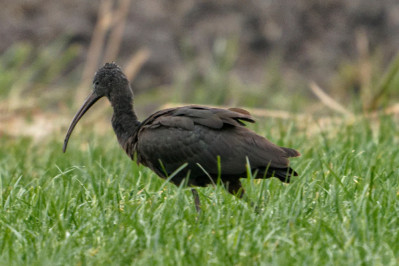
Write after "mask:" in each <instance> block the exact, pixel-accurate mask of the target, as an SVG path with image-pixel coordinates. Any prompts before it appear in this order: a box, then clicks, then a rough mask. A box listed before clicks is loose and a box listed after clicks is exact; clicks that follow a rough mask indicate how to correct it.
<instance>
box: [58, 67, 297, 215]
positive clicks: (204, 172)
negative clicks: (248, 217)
mask: <svg viewBox="0 0 399 266" xmlns="http://www.w3.org/2000/svg"><path fill="white" fill-rule="evenodd" d="M93 84H94V90H93V91H92V93H91V94H90V96H89V97H88V98H87V99H86V101H85V102H84V104H83V105H82V107H81V108H80V109H79V111H78V112H77V114H76V115H75V117H74V118H73V120H72V122H71V125H70V127H69V129H68V132H67V134H66V137H65V142H64V147H63V151H64V152H65V150H66V148H67V144H68V139H69V137H70V135H71V133H72V131H73V129H74V127H75V125H76V124H77V123H78V121H79V119H80V118H81V117H82V116H83V115H84V114H85V113H86V111H87V110H88V109H89V108H90V107H91V106H92V105H93V104H94V103H95V102H96V101H97V100H98V99H100V98H101V97H104V96H105V97H107V98H108V100H109V101H110V102H111V105H112V107H113V109H114V114H113V116H112V126H113V128H114V131H115V134H116V136H117V138H118V141H119V144H120V145H121V146H122V148H123V149H124V150H125V151H126V153H127V155H129V156H130V158H131V159H133V158H134V157H135V156H137V162H138V163H141V164H143V165H145V166H147V167H149V168H151V169H152V170H153V171H154V172H155V173H156V174H157V175H159V176H160V177H162V178H168V177H171V178H170V181H171V182H173V183H174V184H176V185H179V184H180V183H181V182H183V181H184V182H187V185H190V186H201V187H202V186H207V185H209V184H214V183H216V182H217V180H218V178H220V180H221V181H222V182H223V183H224V185H225V187H226V188H227V190H228V191H229V192H230V193H232V194H235V195H238V196H239V197H242V195H243V193H244V190H243V189H242V187H241V182H240V178H241V177H245V176H246V175H247V165H250V169H251V171H252V173H253V175H254V176H255V178H269V177H273V176H274V177H277V178H278V179H280V180H281V181H283V182H289V181H290V177H291V176H297V175H298V174H297V173H296V172H295V171H294V170H293V169H292V168H290V167H289V160H288V158H289V157H296V156H300V153H299V152H297V151H296V150H294V149H291V148H285V147H279V146H277V145H275V144H273V143H271V142H270V141H269V140H267V139H266V138H264V137H262V136H259V135H257V134H256V133H255V132H253V131H251V130H249V129H247V128H246V127H245V124H244V123H243V122H251V123H253V122H254V120H253V118H252V117H251V115H250V114H249V112H247V111H246V110H243V109H240V108H231V109H219V108H211V107H205V106H196V105H192V106H184V107H178V108H170V109H165V110H161V111H158V112H156V113H154V114H152V115H151V116H150V117H148V118H147V119H145V120H144V121H143V122H139V121H138V120H137V116H136V114H135V113H134V110H133V92H132V89H131V87H130V85H129V82H128V80H127V78H126V76H125V75H124V74H123V72H122V70H121V69H120V68H119V67H118V66H117V65H116V64H114V63H106V64H105V65H104V66H103V67H102V68H100V69H99V70H98V71H97V73H96V74H95V76H94V80H93ZM248 162H249V164H248ZM182 166H183V167H182ZM179 168H182V169H181V171H179V172H177V173H176V172H175V171H176V170H177V169H179ZM173 174H174V175H173ZM171 175H172V176H171ZM192 192H193V195H194V199H195V204H196V208H197V211H199V210H200V204H199V197H198V193H197V191H196V190H195V189H192Z"/></svg>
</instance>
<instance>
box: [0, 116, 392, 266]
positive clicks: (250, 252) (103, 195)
mask: <svg viewBox="0 0 399 266" xmlns="http://www.w3.org/2000/svg"><path fill="white" fill-rule="evenodd" d="M397 122H398V121H397V120H396V119H394V118H392V117H379V118H378V119H374V120H372V121H371V120H369V119H365V118H357V119H356V120H355V121H353V122H348V121H346V120H343V121H342V122H337V123H335V124H334V125H331V126H328V127H324V126H323V127H320V128H318V127H317V126H316V127H314V128H315V129H313V130H308V129H307V128H310V127H311V126H314V123H313V122H309V125H307V124H304V123H303V122H300V121H286V120H284V121H282V120H277V119H264V120H259V121H258V123H257V125H255V126H254V127H252V125H251V127H252V128H254V129H255V130H256V131H257V132H258V133H260V134H262V135H264V136H267V137H268V138H269V139H270V140H272V141H273V142H275V143H277V144H279V145H285V146H288V147H293V148H296V149H297V150H299V151H300V152H301V153H302V157H299V158H297V159H293V160H292V167H293V168H294V169H296V170H297V171H298V172H299V173H300V175H299V177H297V178H295V179H294V180H293V182H292V183H291V184H289V185H285V184H282V183H281V182H279V181H278V180H276V179H269V180H265V181H263V180H262V181H258V180H255V181H254V180H251V179H250V178H247V179H246V180H245V179H244V180H242V181H243V183H244V186H245V188H246V190H247V193H248V196H249V198H250V199H251V200H252V201H254V202H256V203H257V204H258V205H259V211H258V212H256V211H255V210H254V208H252V207H250V206H249V205H248V204H247V203H245V202H244V201H242V200H239V199H237V198H235V197H233V196H231V195H229V194H228V193H227V192H225V191H224V189H223V188H222V187H220V186H217V187H208V188H204V189H199V193H200V198H201V200H202V204H203V206H202V207H203V212H202V214H201V215H200V216H199V217H197V213H196V211H195V208H194V203H193V199H192V196H191V193H190V190H189V189H187V188H178V187H175V186H174V185H171V184H168V183H165V182H164V181H163V180H162V179H159V178H158V177H157V176H156V175H155V174H154V173H152V172H151V171H150V170H148V169H146V168H144V167H141V166H140V167H138V166H137V165H136V164H135V163H133V162H131V161H130V160H129V159H128V157H127V156H126V155H125V154H124V152H123V151H122V150H121V149H120V148H119V147H118V146H117V141H116V138H115V136H114V135H113V133H112V131H111V127H109V131H108V133H106V134H105V135H99V136H98V135H96V132H94V131H93V130H92V129H91V128H90V127H87V128H86V129H85V130H84V131H85V133H84V132H82V131H80V134H79V130H78V131H77V132H75V134H74V136H72V139H71V141H70V146H69V148H68V151H67V153H66V154H63V153H62V144H63V135H58V134H57V135H54V136H52V137H50V138H48V139H46V140H41V141H33V140H31V139H29V138H12V137H6V136H2V138H1V139H0V146H1V150H0V152H1V154H0V177H1V179H0V180H1V183H0V189H1V194H0V206H1V207H0V264H2V265H126V264H127V265H129V264H134V265H269V264H274V265H397V264H399V179H398V176H399V167H398V165H399V149H398V145H399V139H398V132H399V128H398V123H397ZM310 123H313V124H312V125H311V124H310Z"/></svg>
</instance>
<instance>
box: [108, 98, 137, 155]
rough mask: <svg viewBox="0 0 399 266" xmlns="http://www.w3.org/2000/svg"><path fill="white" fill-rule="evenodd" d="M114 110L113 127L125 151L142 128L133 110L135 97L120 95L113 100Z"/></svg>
mask: <svg viewBox="0 0 399 266" xmlns="http://www.w3.org/2000/svg"><path fill="white" fill-rule="evenodd" d="M111 104H112V107H113V109H114V114H113V116H112V127H113V128H114V131H115V134H116V137H117V138H118V142H119V144H120V145H121V146H122V148H123V149H124V150H126V151H127V149H128V148H129V147H128V146H129V143H128V142H129V141H131V140H132V138H131V137H132V136H133V135H134V134H135V133H136V131H137V130H138V128H139V126H140V122H139V121H138V120H137V116H136V114H135V113H134V110H133V97H132V96H131V95H120V96H118V97H116V98H113V99H111Z"/></svg>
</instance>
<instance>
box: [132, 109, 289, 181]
mask: <svg viewBox="0 0 399 266" xmlns="http://www.w3.org/2000/svg"><path fill="white" fill-rule="evenodd" d="M242 121H248V122H254V120H253V118H252V117H251V116H250V114H249V113H248V112H247V111H245V110H243V109H230V110H229V109H227V110H226V109H218V108H208V107H201V106H187V107H181V108H175V109H167V110H162V111H160V112H157V113H155V114H153V115H152V116H150V117H149V118H148V119H147V120H145V121H144V122H143V123H142V125H141V128H140V130H139V132H138V135H137V147H136V150H137V152H138V154H139V155H140V156H141V157H142V162H143V163H144V164H147V165H148V166H150V167H151V168H156V167H157V164H159V161H162V163H163V165H164V167H165V168H167V169H166V170H167V172H168V173H169V172H173V171H174V170H176V169H177V168H178V167H180V166H181V165H182V164H184V163H189V164H190V165H196V164H200V165H201V166H202V167H203V168H204V169H205V170H206V171H208V173H211V174H215V173H217V171H218V165H217V157H218V156H220V159H221V167H222V173H223V174H241V173H243V172H245V170H246V168H245V165H246V160H247V158H248V160H249V162H250V164H251V167H252V168H258V167H268V166H271V167H276V168H285V167H287V166H288V163H289V161H288V159H287V158H288V157H291V155H293V152H291V153H290V152H287V151H286V150H285V148H281V147H279V146H277V145H275V144H273V143H271V142H270V141H268V140H267V139H265V138H263V137H261V136H259V135H257V134H256V133H254V132H253V131H251V130H249V129H247V128H245V125H244V123H243V122H242ZM291 150H292V149H290V151H291ZM292 151H295V150H292Z"/></svg>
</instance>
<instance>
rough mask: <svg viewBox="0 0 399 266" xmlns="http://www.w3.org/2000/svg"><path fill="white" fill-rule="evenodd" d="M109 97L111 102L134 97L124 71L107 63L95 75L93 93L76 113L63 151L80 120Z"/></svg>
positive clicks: (113, 64) (64, 149)
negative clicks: (97, 103) (120, 98)
mask: <svg viewBox="0 0 399 266" xmlns="http://www.w3.org/2000/svg"><path fill="white" fill-rule="evenodd" d="M104 96H105V97H107V98H108V99H109V100H110V101H111V102H113V99H116V98H118V97H133V92H132V90H131V89H130V86H129V81H128V80H127V78H126V76H125V74H124V73H123V72H122V69H121V68H120V67H119V66H118V65H117V64H115V63H106V64H105V65H104V66H103V67H101V68H100V69H99V70H98V71H97V72H96V74H95V76H94V79H93V91H92V92H91V94H90V95H89V97H87V99H86V100H85V102H84V103H83V105H82V107H80V109H79V111H78V112H77V113H76V115H75V117H74V118H73V120H72V122H71V125H70V126H69V129H68V132H67V134H66V136H65V141H64V147H63V151H64V152H65V151H66V148H67V145H68V140H69V137H70V136H71V134H72V131H73V129H74V128H75V126H76V124H77V123H78V122H79V120H80V118H82V116H83V115H84V114H85V113H86V112H87V110H89V109H90V107H91V106H93V104H94V103H96V102H97V101H98V100H99V99H100V98H102V97H104Z"/></svg>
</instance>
